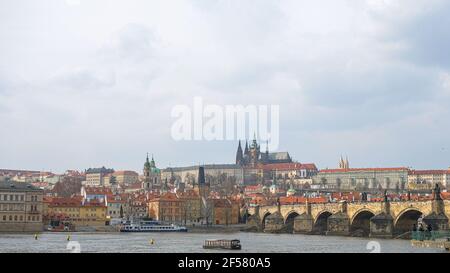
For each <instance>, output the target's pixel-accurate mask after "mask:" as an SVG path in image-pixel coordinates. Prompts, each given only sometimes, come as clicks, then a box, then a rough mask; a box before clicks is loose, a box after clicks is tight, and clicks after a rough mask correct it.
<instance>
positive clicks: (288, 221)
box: [284, 210, 300, 233]
mask: <svg viewBox="0 0 450 273" xmlns="http://www.w3.org/2000/svg"><path fill="white" fill-rule="evenodd" d="M299 215H300V214H298V212H296V211H295V210H292V211H290V212H289V213H287V214H286V218H285V220H284V224H285V226H286V230H287V232H289V233H291V232H293V231H294V220H295V217H297V216H299Z"/></svg>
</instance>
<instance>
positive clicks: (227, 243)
mask: <svg viewBox="0 0 450 273" xmlns="http://www.w3.org/2000/svg"><path fill="white" fill-rule="evenodd" d="M203 248H205V249H231V250H240V249H241V248H242V246H241V241H239V240H237V239H234V240H206V241H205V243H204V244H203Z"/></svg>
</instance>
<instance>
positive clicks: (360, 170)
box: [319, 167, 409, 173]
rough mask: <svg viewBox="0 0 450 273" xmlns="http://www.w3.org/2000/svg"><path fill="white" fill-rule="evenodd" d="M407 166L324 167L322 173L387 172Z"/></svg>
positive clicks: (400, 169) (403, 169)
mask: <svg viewBox="0 0 450 273" xmlns="http://www.w3.org/2000/svg"><path fill="white" fill-rule="evenodd" d="M408 170H409V169H408V168H406V167H397V168H352V169H323V170H320V171H319V172H320V173H342V172H387V171H408Z"/></svg>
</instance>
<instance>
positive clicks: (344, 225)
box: [326, 212, 350, 236]
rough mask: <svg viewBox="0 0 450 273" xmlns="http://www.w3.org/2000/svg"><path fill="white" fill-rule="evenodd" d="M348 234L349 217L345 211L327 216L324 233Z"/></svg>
mask: <svg viewBox="0 0 450 273" xmlns="http://www.w3.org/2000/svg"><path fill="white" fill-rule="evenodd" d="M349 234H350V219H349V218H348V215H347V213H345V212H338V213H335V214H333V215H331V216H330V217H328V223H327V232H326V235H335V236H348V235H349Z"/></svg>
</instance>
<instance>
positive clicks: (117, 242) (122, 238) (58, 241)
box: [0, 232, 444, 253]
mask: <svg viewBox="0 0 450 273" xmlns="http://www.w3.org/2000/svg"><path fill="white" fill-rule="evenodd" d="M68 235H69V234H68V233H49V232H47V233H41V234H39V236H38V240H35V238H34V235H33V234H0V252H57V253H65V252H77V251H78V252H132V253H140V252H146V253H147V252H148V253H151V252H168V253H175V252H216V253H217V252H227V251H224V250H220V251H219V250H204V249H203V248H202V245H203V242H204V240H206V239H240V240H241V244H242V250H241V251H240V252H251V253H270V252H276V253H289V252H293V253H302V252H313V253H346V252H347V253H349V252H350V253H370V252H381V253H392V252H394V253H409V252H428V253H429V252H437V253H439V252H444V250H440V249H422V248H414V247H412V246H411V244H410V242H409V241H408V240H391V239H372V238H352V237H333V236H313V235H299V234H264V233H246V232H236V233H201V232H198V233H194V232H188V233H81V232H77V233H71V234H70V241H68V240H67V237H68ZM152 240H153V242H154V243H153V244H152V243H151V241H152Z"/></svg>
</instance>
